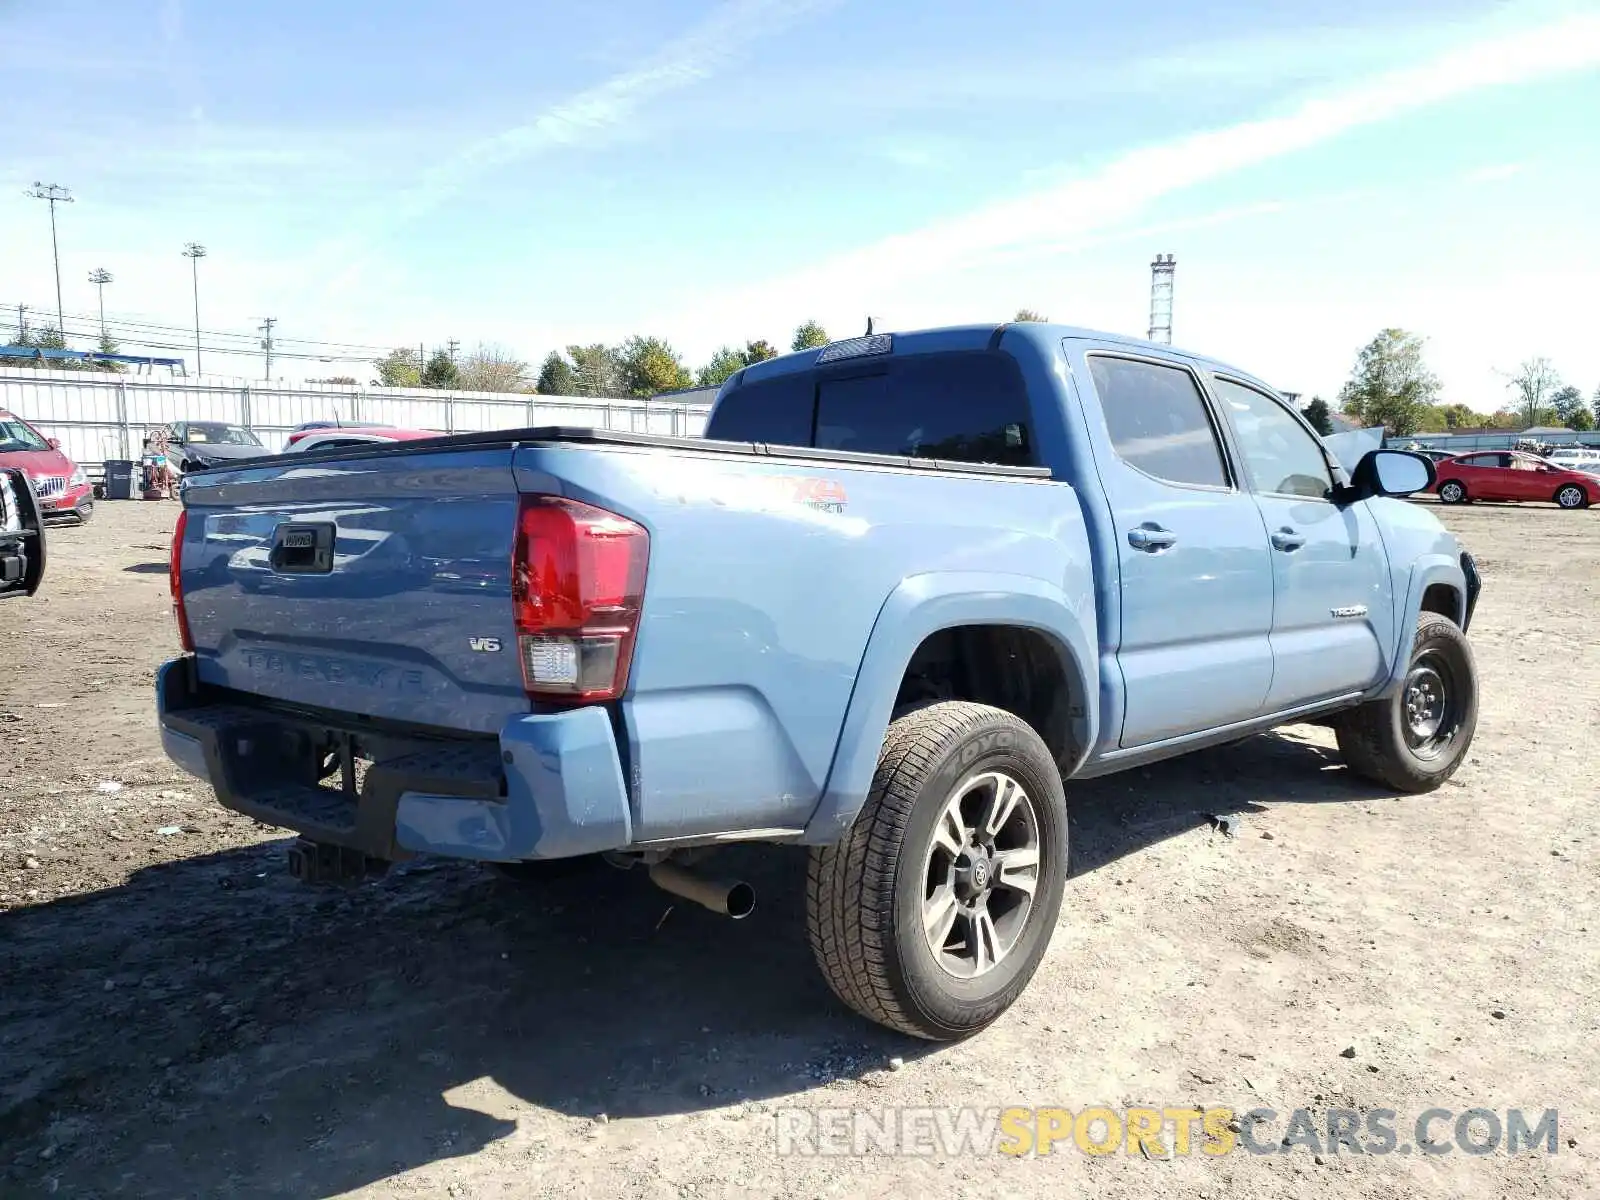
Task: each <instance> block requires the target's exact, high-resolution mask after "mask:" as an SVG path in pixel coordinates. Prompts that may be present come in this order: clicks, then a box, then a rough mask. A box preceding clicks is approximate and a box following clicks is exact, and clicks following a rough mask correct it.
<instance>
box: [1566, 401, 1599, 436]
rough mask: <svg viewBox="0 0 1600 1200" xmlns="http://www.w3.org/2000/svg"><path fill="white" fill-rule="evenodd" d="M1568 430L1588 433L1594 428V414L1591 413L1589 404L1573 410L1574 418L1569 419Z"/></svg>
mask: <svg viewBox="0 0 1600 1200" xmlns="http://www.w3.org/2000/svg"><path fill="white" fill-rule="evenodd" d="M1567 428H1569V429H1575V430H1577V431H1578V432H1579V433H1588V432H1589V431H1590V430H1591V429H1593V428H1594V413H1592V412H1591V411H1589V406H1588V405H1587V404H1585V405H1584V406H1583V407H1582V408H1578V409H1574V410H1573V412H1572V416H1571V417H1569V418H1568V419H1567Z"/></svg>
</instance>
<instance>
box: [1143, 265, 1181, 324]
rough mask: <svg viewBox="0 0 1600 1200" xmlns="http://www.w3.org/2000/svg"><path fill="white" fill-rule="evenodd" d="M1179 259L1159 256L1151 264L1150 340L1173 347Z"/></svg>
mask: <svg viewBox="0 0 1600 1200" xmlns="http://www.w3.org/2000/svg"><path fill="white" fill-rule="evenodd" d="M1177 268H1178V259H1177V257H1176V256H1175V255H1171V254H1158V255H1156V257H1155V261H1153V262H1152V263H1151V264H1150V335H1149V336H1150V340H1151V341H1152V342H1160V343H1162V344H1163V345H1166V346H1170V345H1172V276H1173V273H1174V272H1175V271H1176V270H1177Z"/></svg>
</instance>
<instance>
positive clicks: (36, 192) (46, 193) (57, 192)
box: [24, 179, 72, 333]
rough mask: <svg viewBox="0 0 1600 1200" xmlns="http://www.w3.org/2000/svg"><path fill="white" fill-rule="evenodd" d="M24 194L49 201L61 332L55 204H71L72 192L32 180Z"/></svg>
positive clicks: (59, 259)
mask: <svg viewBox="0 0 1600 1200" xmlns="http://www.w3.org/2000/svg"><path fill="white" fill-rule="evenodd" d="M24 195H28V196H32V197H33V198H34V199H35V200H48V201H50V253H51V256H52V257H53V258H54V259H55V262H56V332H57V333H63V332H64V330H63V328H62V326H63V325H65V324H66V322H65V321H64V320H63V319H62V316H61V251H60V250H58V249H57V248H56V204H57V203H61V204H71V203H72V193H71V192H69V191H68V190H67V189H66V188H64V187H62V186H61V185H60V184H59V183H40V182H39V181H38V180H37V179H35V180H34V181H33V190H32V191H29V192H25V193H24Z"/></svg>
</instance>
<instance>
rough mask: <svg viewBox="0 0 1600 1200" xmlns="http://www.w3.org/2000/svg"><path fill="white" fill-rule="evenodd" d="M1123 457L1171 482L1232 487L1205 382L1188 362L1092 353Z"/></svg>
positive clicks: (1097, 385)
mask: <svg viewBox="0 0 1600 1200" xmlns="http://www.w3.org/2000/svg"><path fill="white" fill-rule="evenodd" d="M1089 373H1090V375H1091V376H1093V378H1094V389H1095V391H1096V392H1098V393H1099V395H1100V408H1101V411H1103V412H1104V413H1105V417H1106V431H1107V432H1108V433H1109V434H1110V435H1111V445H1112V446H1113V447H1114V448H1115V450H1116V452H1117V457H1118V458H1120V459H1122V461H1123V462H1125V463H1127V464H1128V465H1129V466H1130V467H1134V468H1136V469H1137V470H1140V471H1143V472H1144V473H1145V474H1146V475H1149V476H1152V477H1153V478H1156V479H1159V480H1162V481H1163V482H1165V483H1177V484H1186V485H1189V486H1195V487H1227V486H1228V472H1227V468H1226V467H1225V466H1224V465H1223V458H1222V447H1221V445H1220V444H1219V443H1218V441H1217V431H1216V428H1215V426H1213V425H1212V423H1211V415H1210V411H1209V410H1208V409H1207V408H1206V402H1205V398H1204V397H1203V396H1202V395H1201V394H1200V385H1199V384H1198V383H1196V382H1195V378H1194V376H1193V375H1192V374H1190V373H1189V372H1188V371H1187V370H1185V369H1184V368H1182V367H1174V366H1166V365H1164V364H1162V363H1152V362H1144V361H1141V360H1137V359H1130V358H1111V357H1108V356H1106V355H1103V354H1091V355H1090V356H1089Z"/></svg>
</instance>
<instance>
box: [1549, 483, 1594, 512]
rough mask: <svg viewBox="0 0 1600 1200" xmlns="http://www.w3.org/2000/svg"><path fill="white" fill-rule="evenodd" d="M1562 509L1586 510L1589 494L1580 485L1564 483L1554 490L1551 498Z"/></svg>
mask: <svg viewBox="0 0 1600 1200" xmlns="http://www.w3.org/2000/svg"><path fill="white" fill-rule="evenodd" d="M1553 499H1554V500H1555V502H1556V503H1557V504H1559V505H1560V506H1561V507H1562V508H1588V507H1589V493H1588V492H1587V491H1586V490H1585V489H1584V488H1583V486H1582V485H1581V484H1576V483H1564V484H1562V485H1561V486H1560V487H1559V488H1557V489H1556V494H1555V496H1554V497H1553Z"/></svg>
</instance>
